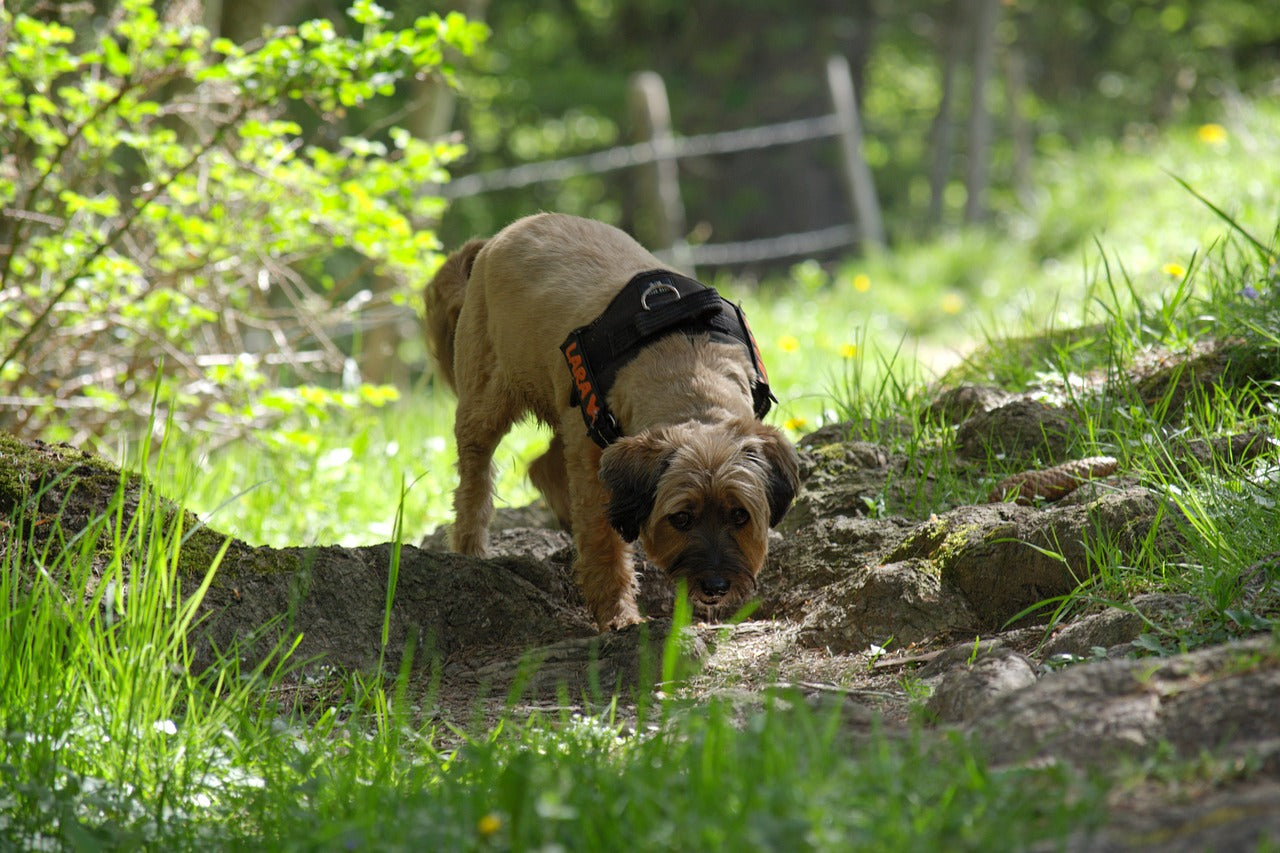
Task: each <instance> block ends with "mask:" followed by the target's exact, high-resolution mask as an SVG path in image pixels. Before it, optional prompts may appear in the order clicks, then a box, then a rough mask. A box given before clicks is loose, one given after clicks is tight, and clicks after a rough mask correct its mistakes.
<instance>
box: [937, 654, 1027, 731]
mask: <svg viewBox="0 0 1280 853" xmlns="http://www.w3.org/2000/svg"><path fill="white" fill-rule="evenodd" d="M1035 681H1036V669H1035V666H1034V665H1033V664H1032V663H1031V661H1029V660H1027V658H1026V657H1024V656H1023V655H1021V654H1019V653H1017V652H1015V651H1013V650H1012V649H1008V648H1001V647H997V648H993V649H989V650H987V651H985V652H984V653H982V654H979V655H978V658H977V660H975V661H974V662H973V663H968V664H965V665H963V666H957V667H953V668H951V669H949V670H947V672H946V673H945V674H944V675H943V676H942V681H941V682H940V683H939V684H938V686H937V688H935V689H934V692H933V695H932V696H930V697H929V701H928V702H927V703H926V704H925V708H926V710H928V711H929V712H930V713H931V714H932V715H933V716H934V718H935V719H937V720H938V721H939V722H942V723H967V722H972V721H974V720H977V719H978V718H979V717H980V716H981V715H982V714H983V713H985V712H986V710H987V708H988V707H989V706H990V705H991V703H992V702H993V701H994V700H995V698H996V697H998V696H1001V695H1003V694H1005V693H1009V692H1011V691H1014V690H1019V689H1021V688H1023V687H1026V686H1028V685H1030V684H1034V683H1035Z"/></svg>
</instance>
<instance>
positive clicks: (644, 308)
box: [560, 270, 777, 447]
mask: <svg viewBox="0 0 1280 853" xmlns="http://www.w3.org/2000/svg"><path fill="white" fill-rule="evenodd" d="M677 332H684V333H685V334H689V335H694V334H699V333H709V334H710V335H711V338H712V339H713V340H719V341H723V342H725V343H732V342H737V343H741V344H742V345H743V346H745V347H746V348H747V353H748V356H749V357H750V359H751V364H752V366H753V367H754V368H755V375H754V377H753V378H752V381H751V403H752V408H753V409H754V410H755V415H756V417H757V418H761V419H763V418H764V416H765V415H766V414H768V413H769V407H770V405H771V404H773V403H776V402H777V398H775V397H774V396H773V393H772V392H771V391H770V390H769V376H768V374H766V373H765V369H764V361H763V360H762V359H761V358H760V348H759V347H757V346H756V340H755V338H754V337H752V335H751V329H750V328H748V326H747V318H746V317H745V316H743V313H742V309H741V308H739V307H738V306H737V305H734V304H733V303H732V302H730V301H729V300H727V299H725V298H724V297H722V296H721V295H720V294H719V293H717V292H716V290H715V288H713V287H708V286H707V285H705V284H702V283H701V282H698V281H695V280H693V279H691V278H688V277H686V276H682V275H677V274H676V273H673V272H668V271H666V270H654V271H652V272H644V273H640V274H639V275H637V276H636V277H635V278H633V279H631V281H629V282H627V286H626V287H624V288H623V289H622V290H621V292H619V293H618V295H617V296H615V297H614V298H613V301H612V302H610V303H609V307H608V308H606V309H604V313H603V314H601V315H600V316H599V317H597V318H596V319H595V320H594V321H592V322H591V323H590V324H589V325H586V326H582V327H581V328H578V329H574V330H573V331H572V332H570V333H569V337H567V338H565V341H564V343H563V344H561V346H560V351H561V352H562V353H564V357H565V361H566V362H567V363H568V365H569V372H570V374H572V376H573V392H572V393H571V394H570V395H569V405H571V406H576V407H578V408H580V409H582V419H583V421H584V422H585V423H586V425H587V432H588V433H589V434H590V435H591V439H592V440H593V441H594V442H595V443H596V444H598V445H600V446H601V447H608V446H609V445H610V444H612V443H613V442H615V441H617V440H618V439H619V438H622V427H621V426H620V425H619V424H618V420H617V418H615V417H614V415H613V412H611V411H609V404H608V402H607V398H608V395H609V389H610V388H612V387H613V381H614V379H615V378H617V375H618V371H619V370H621V369H622V368H623V367H624V366H625V365H626V364H627V363H628V362H630V361H631V360H632V359H633V358H635V357H636V356H637V355H638V354H639V353H640V350H642V349H643V348H644V347H645V346H647V345H649V344H651V343H653V342H654V341H656V340H659V339H660V338H664V337H666V336H667V335H672V334H675V333H677Z"/></svg>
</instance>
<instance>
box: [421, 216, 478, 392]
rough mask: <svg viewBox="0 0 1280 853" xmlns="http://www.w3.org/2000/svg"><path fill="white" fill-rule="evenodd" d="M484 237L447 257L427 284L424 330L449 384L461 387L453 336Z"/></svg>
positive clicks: (456, 388)
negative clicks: (456, 372) (454, 360)
mask: <svg viewBox="0 0 1280 853" xmlns="http://www.w3.org/2000/svg"><path fill="white" fill-rule="evenodd" d="M484 244H485V241H484V240H471V241H469V242H467V243H466V244H465V245H463V246H462V248H460V249H457V250H456V251H454V252H453V254H451V255H449V257H448V258H446V259H445V262H444V263H443V264H442V265H441V266H440V269H439V270H437V271H436V275H435V278H433V279H431V283H430V284H428V285H427V289H426V291H425V292H424V293H423V300H424V301H425V302H426V305H427V313H426V318H425V319H424V321H423V324H422V326H423V330H424V331H425V332H426V335H427V347H428V349H430V350H431V356H432V358H434V359H435V362H436V365H437V366H438V367H439V370H440V375H441V376H443V377H444V381H445V382H447V383H448V384H449V387H450V388H452V389H454V391H457V390H458V386H457V383H456V382H455V380H454V376H453V339H454V335H455V334H457V331H458V315H459V314H460V313H461V312H462V298H463V296H464V295H466V292H467V279H468V278H470V277H471V267H472V265H473V264H475V262H476V254H477V253H479V251H480V250H481V249H482V248H484Z"/></svg>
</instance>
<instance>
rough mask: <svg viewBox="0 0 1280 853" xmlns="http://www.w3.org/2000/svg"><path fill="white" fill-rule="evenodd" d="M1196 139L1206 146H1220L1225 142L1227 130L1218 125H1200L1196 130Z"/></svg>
mask: <svg viewBox="0 0 1280 853" xmlns="http://www.w3.org/2000/svg"><path fill="white" fill-rule="evenodd" d="M1196 138H1197V139H1199V140H1200V141H1201V142H1203V143H1204V144H1206V145H1222V144H1223V143H1224V142H1226V141H1227V129H1226V128H1225V127H1223V126H1222V125H1220V124H1213V123H1212V122H1210V123H1209V124H1202V125H1200V127H1199V128H1198V129H1197V130H1196Z"/></svg>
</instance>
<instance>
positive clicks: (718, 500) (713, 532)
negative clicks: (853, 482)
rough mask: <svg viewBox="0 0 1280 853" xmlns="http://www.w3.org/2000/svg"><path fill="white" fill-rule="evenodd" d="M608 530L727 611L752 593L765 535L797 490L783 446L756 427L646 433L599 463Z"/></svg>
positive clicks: (791, 455)
mask: <svg viewBox="0 0 1280 853" xmlns="http://www.w3.org/2000/svg"><path fill="white" fill-rule="evenodd" d="M600 479H601V480H603V481H604V484H605V485H606V486H607V487H608V489H609V492H610V495H611V498H610V501H609V507H608V515H609V522H610V524H612V525H613V527H614V529H615V530H617V531H618V533H619V535H621V536H622V538H623V539H625V540H626V541H628V542H633V541H635V540H636V539H639V540H640V543H641V544H642V545H643V546H644V551H645V554H646V555H648V557H649V559H651V560H652V561H653V562H654V563H656V564H657V565H658V566H660V567H661V568H662V569H663V570H664V571H665V572H666V573H667V575H668V576H669V577H670V578H672V580H679V579H682V578H683V579H684V580H685V581H686V582H687V583H688V587H689V595H690V596H691V598H692V599H693V600H694V602H695V603H696V604H698V605H701V606H702V607H703V608H704V609H712V610H716V611H719V610H721V609H723V610H728V609H729V608H732V607H735V606H736V605H738V604H741V603H742V601H744V600H745V599H746V598H747V597H748V596H750V595H751V593H752V591H753V590H754V589H755V584H756V575H757V574H759V572H760V569H761V567H762V566H763V565H764V559H765V555H766V554H767V552H768V542H769V539H768V536H769V528H770V527H772V526H774V525H776V524H777V523H778V522H779V521H781V520H782V516H783V515H784V514H785V513H786V511H787V509H788V507H790V506H791V500H792V498H794V497H795V493H796V488H797V487H798V486H799V462H798V459H797V457H796V451H795V448H794V447H792V446H791V442H789V441H787V439H786V437H785V436H784V435H783V434H782V433H781V432H779V431H778V430H776V429H774V428H773V427H770V426H765V425H763V424H761V423H759V422H757V421H752V420H740V421H732V422H729V423H718V424H701V423H696V422H689V423H684V424H680V425H678V426H671V427H661V428H658V429H654V430H646V431H645V432H642V433H640V434H639V435H636V436H631V437H628V438H623V439H621V440H619V441H618V442H616V443H614V444H613V445H611V446H610V447H609V448H608V449H607V450H605V452H604V454H603V455H602V456H601V459H600Z"/></svg>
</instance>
